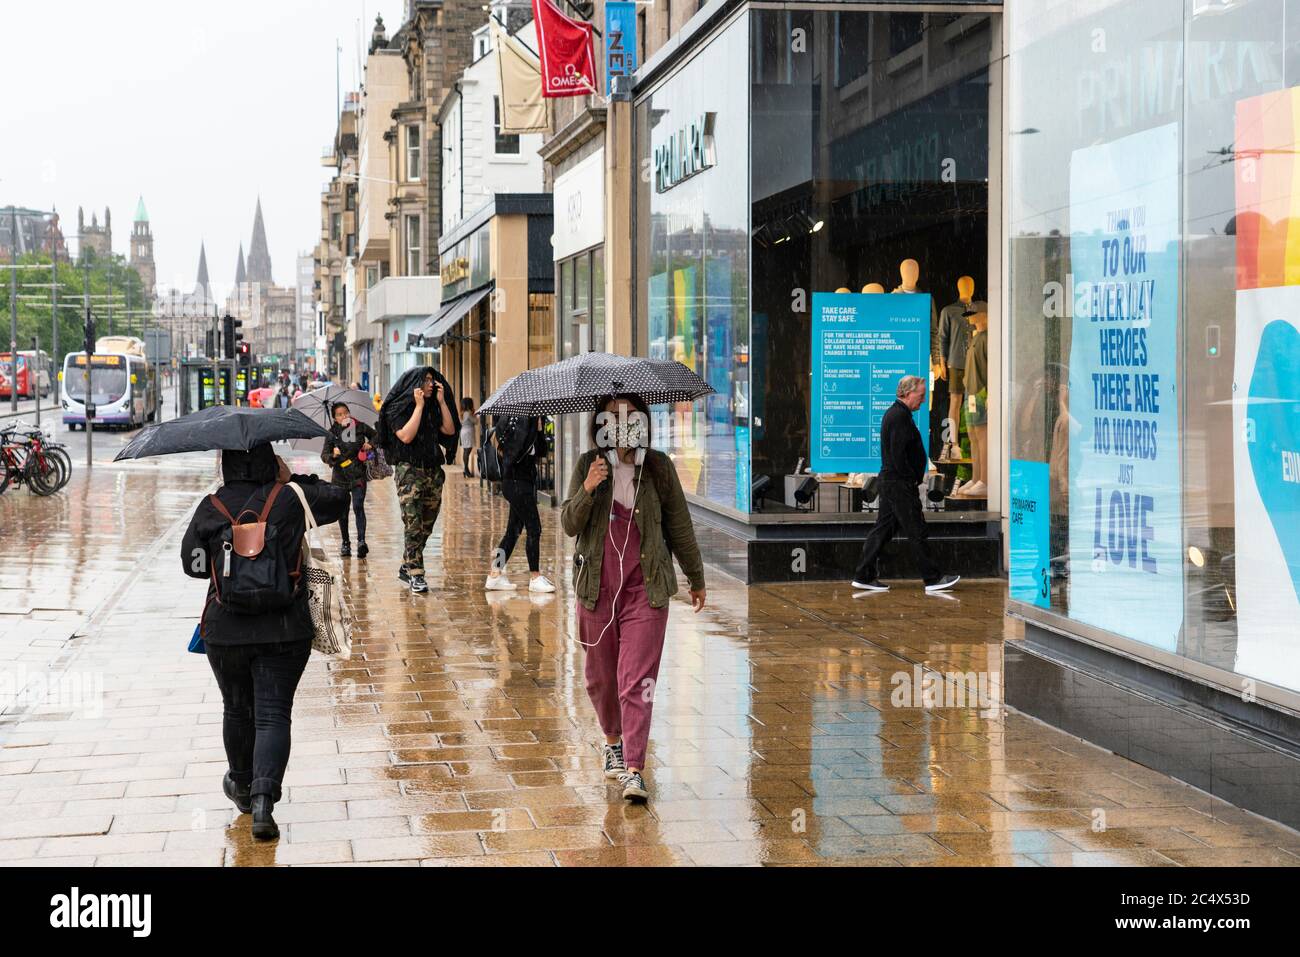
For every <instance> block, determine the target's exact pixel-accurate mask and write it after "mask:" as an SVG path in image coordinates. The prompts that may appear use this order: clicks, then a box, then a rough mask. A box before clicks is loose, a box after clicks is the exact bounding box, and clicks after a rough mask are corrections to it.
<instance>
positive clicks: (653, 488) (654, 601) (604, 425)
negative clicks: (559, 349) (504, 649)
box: [560, 395, 706, 801]
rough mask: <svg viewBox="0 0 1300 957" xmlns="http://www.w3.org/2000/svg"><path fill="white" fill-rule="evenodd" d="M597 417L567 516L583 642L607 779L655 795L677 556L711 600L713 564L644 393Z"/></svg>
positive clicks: (699, 598) (694, 587) (696, 600)
mask: <svg viewBox="0 0 1300 957" xmlns="http://www.w3.org/2000/svg"><path fill="white" fill-rule="evenodd" d="M598 408H599V411H598V412H596V414H595V415H593V416H592V420H591V439H592V443H593V444H594V445H595V448H594V449H592V450H590V451H587V452H584V453H583V454H582V455H581V456H580V457H579V458H578V463H577V466H576V468H575V469H574V471H573V477H572V479H571V480H570V482H569V496H568V498H567V499H566V500H565V502H564V506H563V508H562V509H561V513H560V520H561V523H562V524H563V526H564V532H565V534H566V535H571V536H574V537H576V538H577V543H576V545H575V547H574V562H575V565H576V568H575V570H574V576H573V590H574V596H575V598H576V600H577V609H576V610H577V618H578V641H579V642H580V643H581V644H582V645H583V646H584V647H585V648H586V649H587V660H586V681H587V695H588V697H590V698H591V703H592V706H593V707H594V708H595V709H596V715H597V717H598V718H599V720H600V726H601V729H602V730H603V731H604V733H605V746H604V749H603V756H604V764H605V777H606V778H616V779H617V780H618V782H619V783H620V784H621V785H622V786H623V797H624V798H625V799H627V800H630V801H644V800H646V799H647V798H648V797H649V791H648V790H647V789H646V785H645V780H644V778H643V777H642V773H641V772H642V771H643V770H644V769H645V758H646V747H647V744H648V742H649V737H650V713H651V707H652V702H653V699H654V688H655V682H656V681H657V680H658V677H659V661H660V657H661V656H662V654H663V646H664V635H665V633H666V631H667V628H668V602H669V601H670V600H671V599H672V596H673V595H675V594H676V593H677V575H676V572H675V571H674V570H673V558H674V557H675V558H676V559H677V561H678V562H679V563H680V564H681V567H682V571H683V572H684V573H685V574H686V577H687V579H688V580H689V582H690V594H691V605H692V607H693V608H694V610H695V611H696V612H698V611H699V610H700V609H701V608H703V607H704V603H705V598H706V593H705V586H704V564H703V562H702V561H701V558H700V549H699V546H698V544H697V543H696V541H695V528H694V526H693V525H692V524H691V515H690V511H689V510H688V509H687V507H686V495H685V494H684V493H683V492H682V485H681V481H680V480H679V479H678V477H677V469H676V467H675V466H674V465H673V463H672V460H671V459H670V458H668V456H667V455H665V454H664V453H663V452H660V451H658V450H657V449H652V448H650V440H651V436H650V414H649V409H648V408H647V407H646V404H645V402H644V401H642V400H641V397H640V396H635V395H620V396H617V397H614V396H611V397H609V398H608V399H606V400H604V401H602V402H601V403H600V405H599V407H598Z"/></svg>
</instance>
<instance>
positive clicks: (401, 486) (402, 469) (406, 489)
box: [393, 462, 446, 575]
mask: <svg viewBox="0 0 1300 957" xmlns="http://www.w3.org/2000/svg"><path fill="white" fill-rule="evenodd" d="M393 477H394V479H396V481H397V502H398V504H399V505H400V506H401V511H402V564H403V565H404V566H405V568H406V571H407V572H408V573H409V574H411V575H423V574H424V546H425V545H426V544H427V543H428V541H429V536H430V535H432V534H433V526H434V523H435V522H437V521H438V512H439V511H440V510H441V508H442V485H443V482H444V481H446V475H445V474H444V473H443V471H442V468H441V467H438V468H436V469H422V468H420V467H419V466H416V465H409V464H407V463H404V462H399V463H398V464H397V465H396V466H394V468H393Z"/></svg>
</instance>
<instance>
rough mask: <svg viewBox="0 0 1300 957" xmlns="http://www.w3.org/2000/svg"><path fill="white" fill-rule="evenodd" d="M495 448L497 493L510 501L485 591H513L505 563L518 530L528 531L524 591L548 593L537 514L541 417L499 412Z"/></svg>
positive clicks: (542, 440)
mask: <svg viewBox="0 0 1300 957" xmlns="http://www.w3.org/2000/svg"><path fill="white" fill-rule="evenodd" d="M494 426H495V431H496V441H497V447H498V448H499V449H500V451H501V494H502V495H503V496H504V497H505V500H506V501H507V502H509V503H510V517H509V519H507V521H506V533H505V535H503V536H502V537H501V544H500V545H498V546H497V550H496V551H495V552H494V553H493V555H492V563H491V565H490V566H489V568H488V577H487V582H486V584H485V585H484V586H483V587H484V588H485V589H487V590H488V591H513V590H514V587H515V586H514V583H513V582H511V581H510V579H509V577H507V575H506V562H508V561H510V554H511V552H513V551H514V550H515V545H516V543H517V542H518V541H519V533H520V532H521V531H525V530H526V531H527V532H528V540H527V543H526V544H525V546H524V548H525V551H526V553H527V555H528V572H529V575H530V576H531V577H530V579H529V582H528V590H529V591H530V592H533V593H535V594H536V593H540V594H549V593H551V592H553V591H555V585H553V584H552V583H551V581H550V579H548V578H547V577H546V576H545V575H543V574H542V571H541V568H542V564H541V557H542V520H541V517H540V516H538V514H537V459H538V457H539V456H545V455H546V452H547V448H546V433H545V432H544V431H543V430H542V420H541V419H540V418H534V417H529V416H523V415H500V416H497V418H496V421H495V423H494Z"/></svg>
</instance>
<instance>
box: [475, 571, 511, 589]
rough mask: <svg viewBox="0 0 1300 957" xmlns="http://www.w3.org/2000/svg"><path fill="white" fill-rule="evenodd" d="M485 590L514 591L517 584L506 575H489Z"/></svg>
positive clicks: (484, 586)
mask: <svg viewBox="0 0 1300 957" xmlns="http://www.w3.org/2000/svg"><path fill="white" fill-rule="evenodd" d="M483 588H484V589H486V590H487V591H514V590H515V583H514V582H512V581H511V580H510V579H509V578H506V576H505V575H489V576H488V580H487V582H486V583H485V584H484V585H483Z"/></svg>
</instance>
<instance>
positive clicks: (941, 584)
mask: <svg viewBox="0 0 1300 957" xmlns="http://www.w3.org/2000/svg"><path fill="white" fill-rule="evenodd" d="M959 581H961V576H960V575H944V576H943V577H942V578H940V579H939V580H938V581H937V582H935V583H934V584H932V585H926V586H925V593H926V594H927V595H933V594H934V593H935V592H941V591H947V590H948V589H949V588H951V587H952V586H953V585H955V584H957V583H958V582H959Z"/></svg>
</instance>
